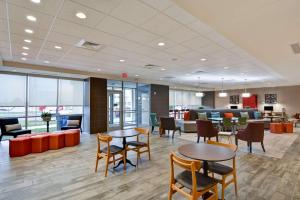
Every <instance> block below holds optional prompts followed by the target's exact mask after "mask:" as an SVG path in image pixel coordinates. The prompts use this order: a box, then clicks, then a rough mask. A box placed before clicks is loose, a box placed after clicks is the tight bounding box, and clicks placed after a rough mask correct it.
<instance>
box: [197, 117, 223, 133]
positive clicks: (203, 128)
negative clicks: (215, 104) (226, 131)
mask: <svg viewBox="0 0 300 200" xmlns="http://www.w3.org/2000/svg"><path fill="white" fill-rule="evenodd" d="M196 125H197V133H198V135H199V136H201V137H216V136H217V134H218V133H216V134H214V127H213V124H212V122H211V121H208V120H196Z"/></svg>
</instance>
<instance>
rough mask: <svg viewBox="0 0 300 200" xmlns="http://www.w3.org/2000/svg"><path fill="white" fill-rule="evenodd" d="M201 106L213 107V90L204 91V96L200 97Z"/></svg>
mask: <svg viewBox="0 0 300 200" xmlns="http://www.w3.org/2000/svg"><path fill="white" fill-rule="evenodd" d="M202 106H203V107H204V108H215V92H214V91H207V92H204V97H202Z"/></svg>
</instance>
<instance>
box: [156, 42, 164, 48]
mask: <svg viewBox="0 0 300 200" xmlns="http://www.w3.org/2000/svg"><path fill="white" fill-rule="evenodd" d="M157 45H158V46H160V47H162V46H165V45H166V44H165V43H163V42H159V43H158V44H157Z"/></svg>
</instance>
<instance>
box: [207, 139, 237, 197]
mask: <svg viewBox="0 0 300 200" xmlns="http://www.w3.org/2000/svg"><path fill="white" fill-rule="evenodd" d="M207 144H211V145H217V146H222V147H226V148H229V149H231V150H233V151H236V150H237V146H236V145H234V144H224V143H220V142H215V141H210V140H208V141H207ZM208 170H209V172H211V173H212V177H213V178H215V177H214V174H218V175H220V176H222V179H216V180H217V181H218V182H219V183H220V184H221V185H222V200H224V192H225V188H226V187H227V186H228V185H229V184H231V183H234V189H235V195H237V178H236V167H235V158H233V159H232V167H229V166H227V165H222V164H220V163H216V162H209V163H208ZM231 175H232V176H233V178H232V179H230V180H229V181H227V182H226V178H227V177H228V176H231Z"/></svg>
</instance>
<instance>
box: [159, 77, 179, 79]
mask: <svg viewBox="0 0 300 200" xmlns="http://www.w3.org/2000/svg"><path fill="white" fill-rule="evenodd" d="M162 78H163V79H174V78H176V77H175V76H165V77H162Z"/></svg>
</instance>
